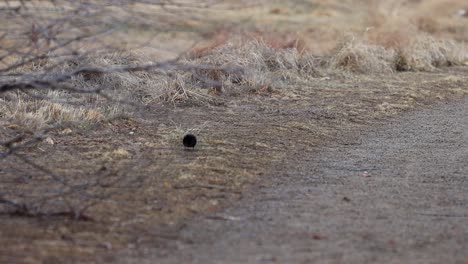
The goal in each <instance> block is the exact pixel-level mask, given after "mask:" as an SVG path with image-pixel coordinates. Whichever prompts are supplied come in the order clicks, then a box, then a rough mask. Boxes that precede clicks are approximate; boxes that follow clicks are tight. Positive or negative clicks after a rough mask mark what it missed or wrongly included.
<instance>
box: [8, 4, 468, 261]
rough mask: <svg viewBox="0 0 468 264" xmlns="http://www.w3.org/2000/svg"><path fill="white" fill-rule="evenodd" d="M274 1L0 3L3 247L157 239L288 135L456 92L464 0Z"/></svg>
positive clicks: (108, 246) (78, 254) (34, 252)
mask: <svg viewBox="0 0 468 264" xmlns="http://www.w3.org/2000/svg"><path fill="white" fill-rule="evenodd" d="M81 2H82V1H80V3H81ZM156 2H158V1H155V3H156ZM284 2H285V1H273V2H270V1H263V2H262V1H258V2H255V3H253V2H252V3H251V2H250V1H249V3H250V4H249V5H247V6H238V5H239V4H238V3H237V1H235V2H234V1H232V2H231V1H222V2H221V3H216V4H215V5H214V6H210V7H209V8H205V7H204V6H199V5H198V4H197V6H190V5H189V6H185V5H182V6H177V5H176V6H173V5H169V6H164V5H159V4H157V3H156V4H152V5H148V4H145V3H143V1H142V2H140V3H138V4H134V3H130V2H129V3H127V2H126V1H122V3H126V4H128V5H127V6H126V5H124V7H125V8H116V7H115V6H111V7H105V8H104V11H105V12H103V13H100V12H98V10H99V11H103V9H101V8H102V6H100V5H95V3H94V2H93V1H89V2H83V3H84V5H88V4H89V5H90V7H92V8H91V9H90V10H91V11H92V12H89V13H86V16H83V14H82V13H80V12H81V11H80V12H77V14H78V15H77V16H76V17H75V16H74V15H70V14H67V15H65V16H58V17H55V16H54V15H52V16H51V15H50V14H48V15H47V16H45V15H44V14H42V13H40V12H39V13H37V14H38V16H37V17H36V18H35V17H34V16H33V15H32V13H31V12H30V10H29V9H28V10H26V11H24V10H22V9H21V10H20V11H19V13H15V12H16V11H14V10H13V11H12V10H10V9H11V8H13V9H14V8H16V7H17V6H18V5H15V4H17V3H15V2H14V1H5V2H4V3H10V6H7V5H5V4H4V5H0V7H1V8H3V9H0V26H1V28H2V29H3V30H4V31H5V32H6V33H5V34H0V42H1V43H2V46H1V48H0V143H2V146H0V151H1V152H0V166H1V167H0V179H1V183H0V210H1V213H2V215H1V216H0V217H1V218H2V219H1V221H2V223H4V225H3V227H2V228H0V237H1V238H0V245H1V247H2V250H0V262H18V261H28V260H29V261H30V262H31V263H32V262H33V260H35V259H40V260H51V261H55V260H57V261H60V259H63V258H64V257H68V258H77V259H80V260H81V259H87V260H90V259H92V258H94V257H95V254H96V253H100V254H101V255H102V256H104V258H103V259H102V261H106V260H107V261H109V260H111V259H110V258H109V259H106V256H107V257H109V255H111V254H112V252H114V250H118V249H121V248H124V247H142V248H144V245H145V243H153V244H152V245H155V244H156V245H162V244H163V242H161V241H164V239H172V238H173V237H172V236H173V234H172V233H171V234H169V235H168V233H167V232H162V231H161V230H164V229H167V230H177V229H178V228H179V227H180V226H181V224H182V223H183V221H184V220H185V219H188V218H190V217H191V216H193V215H195V214H201V213H205V212H215V211H216V210H218V209H219V208H220V207H222V206H223V205H224V204H226V203H228V202H229V201H231V200H232V199H235V198H238V197H240V196H241V195H242V191H244V190H245V189H246V188H248V187H249V186H252V184H254V183H256V182H257V181H258V178H259V176H260V175H263V174H264V173H265V172H267V170H268V168H269V167H271V166H272V164H274V163H275V162H277V161H278V160H281V159H283V158H284V157H285V156H287V154H288V153H289V152H292V151H298V150H300V148H312V147H314V146H315V145H317V144H324V142H326V140H329V139H333V138H335V137H336V135H337V134H340V133H342V132H341V131H346V130H351V129H356V128H358V127H360V126H362V125H365V124H367V123H369V122H370V121H372V120H375V119H379V118H383V117H389V116H394V115H396V114H398V113H400V112H401V111H403V110H408V109H412V108H415V107H417V106H421V105H425V104H430V103H433V102H435V101H437V100H445V99H453V98H458V97H460V96H463V95H464V94H466V93H467V92H468V86H467V83H468V79H467V77H466V76H467V75H466V73H467V70H466V67H463V66H464V65H465V66H466V64H467V63H468V57H467V56H468V55H467V54H468V51H467V47H466V44H465V43H466V41H468V26H466V25H467V23H468V18H467V17H464V16H463V15H459V14H458V13H457V12H458V11H459V10H467V9H468V6H467V5H466V3H464V1H462V0H458V1H457V0H444V1H435V0H434V1H422V2H418V1H391V4H389V3H388V2H386V1H370V0H369V1H351V0H349V1H313V2H310V1H290V2H288V3H284ZM12 3H15V4H12ZM33 3H35V5H33V6H31V7H29V8H31V10H36V9H35V8H39V7H40V10H43V9H42V8H44V6H43V4H44V3H46V2H44V1H33ZM47 3H48V2H47ZM158 3H159V2H158ZM81 4H82V3H81ZM81 4H77V6H73V5H71V6H66V8H65V9H66V10H75V11H76V10H81V8H82V7H83V6H81ZM7 7H8V8H7ZM47 7H48V8H53V7H52V6H47ZM62 7H63V6H62ZM93 8H95V10H94V9H93ZM47 10H50V9H47ZM93 10H94V11H93ZM22 12H24V13H22ZM70 13H71V14H73V12H71V11H70ZM97 13H98V14H99V16H96V14H97ZM18 14H19V15H18ZM154 14H162V15H161V16H158V18H154V17H155V16H154ZM44 17H47V18H48V19H45V18H44ZM51 17H52V18H51ZM135 17H138V19H136V18H135ZM181 17H183V19H182V18H181ZM25 18H27V19H25ZM83 18H87V19H89V20H86V19H83ZM91 18H92V19H95V20H92V19H91ZM140 18H141V19H140ZM7 19H18V21H22V23H18V24H15V26H14V27H13V26H12V25H13V24H12V23H8V22H7V21H6V20H7ZM60 19H66V21H68V24H62V25H63V27H58V26H57V27H55V26H54V27H48V26H49V25H50V24H53V25H56V24H57V22H56V21H55V20H60ZM85 22H86V23H85ZM41 23H42V24H41ZM82 23H84V24H82ZM96 24H103V25H110V26H111V27H106V28H105V29H103V28H97V27H95V25H96ZM32 25H36V26H32ZM78 25H79V26H78ZM116 25H118V26H116ZM214 25H221V26H214ZM272 25H273V26H274V29H273V30H272V29H271V26H272ZM114 26H115V27H114ZM35 27H39V28H40V29H41V30H37V29H36V28H35ZM70 28H72V29H73V30H68V29H70ZM12 36H14V37H12ZM97 36H99V37H97ZM77 37H79V38H77ZM67 40H73V41H71V42H70V44H68V43H67ZM191 40H195V41H191ZM174 58H175V59H174ZM448 66H451V67H450V68H449V67H448ZM12 87H13V88H12ZM187 131H195V132H196V133H197V135H199V137H200V139H201V142H200V145H199V148H198V150H197V151H195V152H193V153H191V152H186V151H183V149H181V148H180V146H179V144H180V137H181V136H182V135H183V134H184V133H186V132H187ZM25 216H30V217H31V218H25ZM67 216H71V218H75V219H78V220H88V221H70V220H69V219H68V218H69V217H67ZM155 226H157V227H155ZM148 234H149V235H148ZM168 237H169V238H168ZM13 238H15V239H13ZM20 248H21V251H20V252H28V254H27V255H28V256H23V255H22V254H21V253H14V252H15V251H16V252H18V250H19V249H20Z"/></svg>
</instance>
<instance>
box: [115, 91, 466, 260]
mask: <svg viewBox="0 0 468 264" xmlns="http://www.w3.org/2000/svg"><path fill="white" fill-rule="evenodd" d="M272 171H274V173H273V175H272V177H270V178H272V179H273V182H274V183H273V184H272V185H269V186H268V187H263V188H259V189H257V190H255V191H254V192H252V193H251V194H249V195H247V196H246V197H245V198H243V199H242V200H240V201H239V202H237V203H236V204H234V205H233V206H232V207H230V208H228V209H226V210H225V211H223V212H220V213H217V214H216V215H215V216H209V217H207V216H205V217H200V218H198V219H196V220H195V221H193V222H192V223H191V224H189V225H188V226H186V227H185V228H184V229H183V230H182V231H181V234H180V237H181V238H182V239H180V240H177V241H176V242H174V243H175V244H174V245H173V248H172V249H171V250H170V251H169V252H164V253H163V252H158V253H154V254H153V253H151V251H150V252H149V253H148V256H147V258H146V259H147V263H468V100H465V101H462V102H457V103H452V104H446V105H438V106H435V107H433V108H432V109H426V110H421V111H416V112H412V113H408V114H406V115H405V116H403V117H400V118H398V119H394V120H392V121H389V122H387V123H385V124H383V125H382V124H379V125H377V126H376V128H374V129H372V130H370V131H367V132H366V134H362V135H360V136H356V137H355V138H354V139H347V140H343V141H342V142H337V143H335V144H333V145H328V146H326V147H322V148H319V149H315V150H313V151H312V150H311V152H310V153H297V155H295V156H293V157H291V159H289V160H287V161H285V163H284V164H280V165H279V166H278V167H277V168H274V169H272ZM270 178H269V179H270ZM122 260H123V261H124V262H127V263H128V262H135V263H136V262H138V263H145V262H144V261H141V259H138V260H136V259H128V258H124V259H122Z"/></svg>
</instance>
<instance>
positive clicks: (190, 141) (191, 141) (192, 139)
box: [182, 134, 197, 149]
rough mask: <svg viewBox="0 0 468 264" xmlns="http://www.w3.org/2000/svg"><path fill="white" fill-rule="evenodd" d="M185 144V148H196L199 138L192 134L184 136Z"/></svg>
mask: <svg viewBox="0 0 468 264" xmlns="http://www.w3.org/2000/svg"><path fill="white" fill-rule="evenodd" d="M182 142H183V143H184V146H185V147H187V148H192V149H193V148H195V145H196V144H197V137H196V136H195V135H192V134H187V135H185V136H184V139H183V140H182Z"/></svg>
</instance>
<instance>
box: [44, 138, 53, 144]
mask: <svg viewBox="0 0 468 264" xmlns="http://www.w3.org/2000/svg"><path fill="white" fill-rule="evenodd" d="M44 142H45V143H46V144H49V145H54V144H55V142H54V140H53V139H52V138H50V137H48V138H46V139H44Z"/></svg>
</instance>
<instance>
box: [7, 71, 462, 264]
mask: <svg viewBox="0 0 468 264" xmlns="http://www.w3.org/2000/svg"><path fill="white" fill-rule="evenodd" d="M466 76H467V69H466V68H463V67H462V68H456V67H454V68H447V69H443V70H441V71H439V72H432V73H415V72H408V73H399V74H387V75H350V76H348V75H331V76H329V77H327V78H322V79H315V80H314V81H313V82H307V83H304V84H297V87H291V89H284V88H283V89H280V88H275V87H273V88H272V89H270V90H267V91H256V92H255V94H251V95H250V96H242V97H239V98H229V100H228V101H224V99H223V98H222V97H221V98H220V101H221V102H223V103H222V104H220V105H218V106H189V105H187V106H178V107H176V108H171V107H167V106H160V105H153V106H149V108H148V109H146V110H145V113H146V114H144V115H143V116H142V117H141V118H139V119H130V118H121V119H116V120H113V121H112V122H106V123H102V124H99V126H96V127H92V129H91V128H90V127H82V128H74V129H73V131H72V133H64V131H54V132H53V133H52V137H51V138H52V140H53V141H54V144H53V145H51V144H47V143H45V142H43V143H41V144H40V145H39V147H37V148H30V149H25V150H23V152H22V153H23V154H27V155H28V156H29V157H31V159H33V160H34V161H35V162H36V163H37V164H41V165H42V166H43V167H47V168H50V169H51V170H52V169H53V170H54V171H56V172H57V173H60V174H61V175H62V176H65V177H67V178H68V179H70V181H72V182H83V181H88V180H89V181H92V180H94V179H96V178H98V179H100V178H103V180H108V182H110V183H113V179H118V180H119V181H117V183H116V184H110V183H109V185H105V184H104V185H103V186H99V188H95V189H93V188H90V189H87V190H86V192H87V195H83V194H82V193H78V194H76V195H72V196H70V197H68V198H67V199H68V200H67V201H65V202H64V201H62V200H60V199H57V200H56V201H52V202H51V203H49V204H48V205H47V206H46V207H45V208H46V209H48V210H49V211H55V212H59V211H64V210H67V207H66V206H65V205H66V204H67V203H68V204H72V205H75V206H78V207H79V205H90V207H89V208H87V210H85V211H84V213H83V214H85V215H86V218H89V219H90V220H92V221H75V220H71V219H69V218H67V217H63V216H56V217H52V216H50V215H49V216H42V217H25V216H18V215H14V214H11V212H9V211H8V208H2V209H4V210H3V211H4V212H5V213H4V214H2V215H1V216H0V218H1V222H2V227H1V228H0V245H1V250H0V262H2V263H3V262H4V263H39V262H44V261H45V262H47V263H63V262H65V261H66V262H71V261H72V260H73V261H75V260H76V261H84V262H98V263H102V262H114V261H117V260H118V259H116V258H115V256H117V255H118V253H119V252H124V253H125V252H128V250H131V251H132V252H133V253H134V256H141V257H142V258H145V257H146V255H145V254H146V253H145V252H150V253H151V254H153V253H154V251H155V250H156V251H158V250H160V249H161V250H162V249H169V250H170V247H168V246H170V244H171V243H172V242H173V241H182V243H186V242H187V241H186V236H180V234H181V233H180V232H181V230H182V231H184V230H191V229H190V228H191V227H189V229H186V228H184V227H185V226H186V224H187V223H190V221H189V220H190V219H193V217H194V216H198V215H200V214H206V213H216V212H219V210H220V209H221V208H224V207H226V206H227V205H229V204H232V203H233V202H234V201H238V200H239V199H241V200H240V201H241V204H245V202H246V201H249V200H242V197H243V196H244V195H245V194H246V193H249V192H247V190H249V189H250V190H251V192H255V191H256V190H259V189H258V184H259V183H260V182H261V183H262V184H268V183H269V182H270V183H271V182H272V180H274V177H277V176H281V175H280V174H278V173H279V172H281V173H283V172H287V173H288V174H291V175H296V174H299V173H300V171H301V170H304V169H308V168H307V167H303V166H305V164H307V159H309V158H310V157H311V155H312V156H315V155H319V153H321V151H322V150H321V149H320V148H323V147H325V146H328V145H329V144H330V143H332V142H337V141H338V142H342V143H343V144H353V142H354V141H352V142H350V141H349V140H344V141H342V140H340V137H342V136H344V135H353V134H355V133H356V132H355V131H362V130H363V129H364V128H368V127H372V124H373V122H375V121H377V120H383V119H385V118H389V117H392V116H395V115H398V114H401V113H402V112H403V111H405V110H409V109H414V108H416V107H421V106H424V105H428V104H432V103H434V102H437V101H446V100H449V99H455V98H461V97H462V96H463V95H464V94H466V93H467V92H468V86H467V83H468V82H467V77H466ZM188 129H196V130H195V131H196V134H197V136H198V137H199V139H200V144H199V145H197V147H196V149H195V151H186V150H184V149H183V147H182V146H181V141H180V140H181V138H180V136H181V135H182V134H183V133H182V132H183V131H186V130H188ZM0 130H1V134H2V136H5V137H6V136H9V135H12V134H15V133H17V131H15V128H14V127H10V128H7V127H4V128H1V129H0ZM413 137H415V136H413ZM314 153H315V155H314ZM301 156H302V160H301V159H298V157H301ZM395 163H396V162H395ZM0 166H1V169H0V179H2V182H1V185H0V186H1V188H2V190H1V191H2V192H4V193H11V194H12V196H14V197H19V200H22V199H24V200H25V201H28V199H29V200H34V197H37V196H38V195H39V194H41V193H44V192H51V193H53V191H54V190H56V188H58V186H54V185H48V184H47V183H48V181H47V175H43V174H42V173H39V172H38V171H37V169H35V168H34V167H31V166H26V165H24V163H23V162H20V161H19V160H18V159H17V158H15V157H8V158H7V159H4V160H1V161H0ZM283 166H284V168H283V169H279V168H281V167H283ZM285 168H286V169H285ZM276 169H278V173H273V172H274V171H275V170H276ZM25 175H26V176H27V177H25ZM324 177H325V176H324ZM382 177H383V176H382ZM37 179H41V180H43V182H41V181H37ZM379 179H380V178H376V179H375V181H376V182H374V183H375V184H376V185H377V186H378V184H377V183H378V180H379ZM339 180H340V179H339V177H334V178H333V177H332V178H330V181H331V182H333V181H339ZM382 180H383V179H382ZM121 182H123V183H124V184H120V185H119V183H121ZM273 182H274V181H273ZM295 182H296V183H297V184H298V185H301V184H307V181H305V182H302V183H301V182H300V181H299V180H298V181H295ZM359 182H360V181H359ZM350 184H354V182H351V183H350ZM356 184H357V183H356ZM12 186H15V188H12ZM314 186H315V185H314ZM330 186H333V185H330ZM315 187H316V186H315ZM315 187H314V188H315ZM281 188H282V187H281ZM287 188H289V187H284V190H285V192H286V190H287ZM340 188H343V187H340ZM362 188H365V187H362ZM316 189H317V190H318V189H320V187H317V188H316ZM325 189H326V188H325ZM291 190H292V191H293V192H294V191H295V189H291ZM327 190H328V189H327ZM340 190H341V189H340ZM388 190H389V191H392V190H393V189H391V188H390V189H388ZM8 191H10V192H8ZM330 191H332V192H334V190H333V189H332V190H330ZM35 192H41V193H35ZM101 192H104V193H106V194H108V195H107V196H106V197H105V198H103V197H99V198H93V197H94V196H93V194H100V193H101ZM299 194H300V192H299ZM340 195H341V194H340ZM389 195H390V194H389ZM249 196H250V194H249ZM343 196H344V195H343ZM281 197H283V196H281ZM327 197H328V196H326V194H324V196H323V197H322V198H323V199H325V200H326V198H327ZM335 198H336V197H335ZM335 198H333V197H331V198H330V200H328V201H327V204H331V203H334V202H336V203H338V202H337V201H335V200H334V199H335ZM349 198H350V199H351V201H353V203H354V201H356V202H357V201H360V200H359V199H361V198H362V200H365V199H364V198H365V197H364V196H363V197H361V198H359V197H358V198H356V197H349ZM414 198H415V199H416V198H417V197H414ZM275 199H276V198H275ZM281 199H282V198H281ZM288 199H292V198H288ZM340 199H341V198H340ZM411 199H412V198H411ZM421 199H422V198H421ZM286 201H288V200H285V202H286ZM416 202H417V200H416ZM341 203H342V202H341V201H340V204H341ZM320 204H321V203H319V202H318V203H316V204H313V207H311V208H310V210H312V209H313V210H316V209H317V208H315V207H316V206H318V207H320V206H321V205H320ZM365 205H366V203H362V204H360V206H361V207H362V208H365V207H364V206H365ZM285 206H286V207H287V203H286V204H285ZM340 206H341V205H340ZM343 206H344V205H343ZM361 207H359V208H361ZM252 208H253V207H250V209H251V210H254V209H252ZM330 208H332V207H330ZM299 209H300V208H298V211H297V212H299V211H300V210H299ZM302 209H307V208H302ZM264 210H265V211H264V212H265V213H269V214H271V215H272V216H274V211H268V210H267V208H264ZM308 210H309V209H308ZM323 210H325V209H323ZM333 210H335V209H333ZM350 210H351V209H350ZM354 212H355V213H356V214H359V212H360V211H359V210H358V209H356V211H354ZM247 214H248V213H246V215H245V216H246V217H247V218H246V219H250V218H248V217H249V215H247ZM214 215H217V214H214ZM240 216H241V217H243V216H242V215H240ZM343 216H346V215H343ZM291 217H292V216H291ZM221 218H222V217H221ZM266 219H267V218H262V221H266ZM356 219H357V218H356ZM283 220H284V219H283V218H281V219H279V220H278V221H283ZM322 220H323V219H322ZM322 220H321V221H322ZM246 221H247V220H246ZM248 221H250V220H248ZM323 221H324V222H325V220H323ZM369 221H370V220H369ZM229 223H230V222H228V223H227V224H228V225H229ZM241 223H245V222H241ZM278 223H280V222H278ZM336 223H340V222H336ZM355 223H357V222H355ZM210 225H211V224H210ZM265 228H267V226H265ZM219 230H221V229H219ZM219 230H217V231H216V232H221V231H219ZM247 230H249V229H246V232H247ZM265 230H266V229H265ZM388 230H390V231H391V229H388ZM319 231H320V232H319V233H318V234H317V235H318V236H322V235H324V236H330V237H335V235H334V234H331V233H330V234H329V233H327V232H324V233H323V234H322V232H321V230H319ZM324 231H327V230H325V229H324ZM350 231H353V230H350ZM201 232H202V233H203V232H204V231H201ZM313 232H315V229H314V230H313ZM230 234H231V235H234V236H235V232H234V231H232V233H230ZM239 234H240V235H242V234H248V233H239ZM252 234H259V233H252ZM336 235H337V236H338V234H336ZM373 235H374V234H373V233H372V232H371V233H370V234H369V236H373ZM216 236H217V235H213V236H211V235H209V237H208V238H209V239H208V240H206V242H207V243H210V241H212V240H210V239H213V238H216ZM461 238H463V237H461ZM465 238H466V236H465ZM197 239H198V238H197ZM197 239H195V238H194V239H193V241H195V243H199V242H200V241H199V240H197ZM304 239H305V238H304ZM372 239H373V238H372V237H371V240H372ZM189 240H192V239H191V238H190V239H189ZM319 240H320V239H319ZM331 241H335V240H331ZM336 241H337V243H338V242H339V241H338V240H336ZM350 241H351V240H349V241H348V240H346V243H351V242H350ZM372 241H373V240H372ZM374 242H375V241H374ZM200 243H201V242H200ZM371 244H372V243H371V242H369V243H368V244H366V245H369V246H370V245H371ZM376 245H377V246H378V245H380V244H378V243H377V244H376ZM398 245H399V244H398ZM194 248H195V249H196V247H194ZM272 249H274V248H272ZM169 252H171V251H169ZM220 254H222V253H220ZM182 257H185V255H182ZM219 257H222V255H219ZM249 260H250V259H249ZM366 260H367V259H366Z"/></svg>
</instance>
